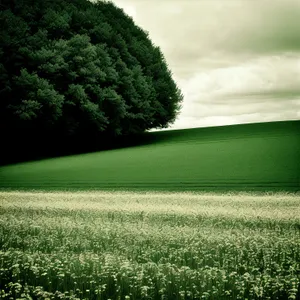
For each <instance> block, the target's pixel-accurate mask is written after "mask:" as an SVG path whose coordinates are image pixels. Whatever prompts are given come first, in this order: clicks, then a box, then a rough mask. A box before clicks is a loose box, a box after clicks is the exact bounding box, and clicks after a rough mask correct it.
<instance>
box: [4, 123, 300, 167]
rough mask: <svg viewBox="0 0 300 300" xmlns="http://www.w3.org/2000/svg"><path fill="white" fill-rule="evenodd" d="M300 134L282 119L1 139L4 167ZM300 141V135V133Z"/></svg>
mask: <svg viewBox="0 0 300 300" xmlns="http://www.w3.org/2000/svg"><path fill="white" fill-rule="evenodd" d="M299 134H300V121H299V120H293V121H278V122H264V123H252V124H240V125H228V126H217V127H204V128H192V129H181V130H170V131H156V132H145V133H140V134H135V135H130V136H123V137H118V138H111V137H108V136H98V137H95V136H91V135H89V136H88V135H86V136H84V137H81V138H77V139H62V138H57V137H52V138H44V137H43V135H42V134H40V135H38V136H37V135H36V136H35V137H32V138H31V139H29V138H27V139H24V138H23V137H15V136H14V137H6V138H5V137H4V138H2V139H1V142H2V143H1V145H4V146H2V147H1V148H0V166H4V165H9V164H15V163H20V162H28V161H35V160H41V159H46V158H55V157H61V156H69V155H76V154H84V153H92V152H98V151H104V150H112V149H121V148H128V147H137V146H144V145H150V144H161V143H180V142H183V143H199V142H204V143H206V142H208V141H214V142H216V141H224V140H228V139H229V140H230V139H240V138H249V137H262V138H264V137H268V136H278V135H294V136H299ZM299 144H300V136H299Z"/></svg>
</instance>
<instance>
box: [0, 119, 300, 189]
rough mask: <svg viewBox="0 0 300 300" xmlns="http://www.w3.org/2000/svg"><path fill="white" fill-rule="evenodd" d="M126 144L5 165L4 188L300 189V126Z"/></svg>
mask: <svg viewBox="0 0 300 300" xmlns="http://www.w3.org/2000/svg"><path fill="white" fill-rule="evenodd" d="M126 142H127V143H128V145H131V147H127V148H120V149H113V150H108V151H99V152H94V153H86V154H80V155H72V156H66V157H59V158H49V159H44V160H40V161H32V162H26V163H25V162H24V163H19V164H13V165H7V166H2V167H0V189H6V190H7V189H11V190H14V189H17V190H18V189H22V190H24V189H27V190H30V189H36V190H91V189H92V190H99V189H100V190H120V191H121V190H145V191H158V190H161V191H200V190H202V191H220V192H221V193H222V192H224V191H228V190H229V191H237V190H239V191H289V192H295V191H299V190H300V163H299V162H300V121H286V122H270V123H257V124H244V125H232V126H220V127H208V128H196V129H186V130H171V131H162V132H151V133H147V134H145V135H143V136H141V137H139V138H138V139H137V140H136V141H126ZM24 148H26V144H20V145H19V148H18V149H19V151H20V152H22V151H23V149H24Z"/></svg>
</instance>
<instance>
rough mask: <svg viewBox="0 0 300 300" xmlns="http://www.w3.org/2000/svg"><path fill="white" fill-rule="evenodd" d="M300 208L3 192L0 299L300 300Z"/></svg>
mask: <svg viewBox="0 0 300 300" xmlns="http://www.w3.org/2000/svg"><path fill="white" fill-rule="evenodd" d="M299 201H300V196H299V194H298V195H297V194H269V195H268V194H264V195H260V196H257V195H252V194H249V193H248V194H245V193H234V194H225V195H215V194H212V193H207V194H196V193H150V192H148V193H129V192H127V193H126V192H125V193H112V192H111V193H105V192H86V193H81V192H77V193H67V192H60V193H58V192H55V193H43V192H40V193H36V192H0V214H1V218H0V290H1V294H0V298H2V299H300V285H299V282H300V205H299Z"/></svg>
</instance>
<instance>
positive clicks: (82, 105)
mask: <svg viewBox="0 0 300 300" xmlns="http://www.w3.org/2000/svg"><path fill="white" fill-rule="evenodd" d="M0 4H1V5H0V28H1V29H0V99H1V100H0V126H1V130H2V131H3V132H5V134H6V136H14V137H15V138H18V137H21V136H22V137H33V139H36V138H37V137H41V136H43V137H50V136H51V137H55V138H58V137H59V138H74V139H77V138H78V139H79V138H82V137H85V136H94V137H96V138H101V136H106V137H107V136H110V137H111V136H120V135H128V134H132V133H140V132H143V131H146V130H148V129H151V128H165V127H167V126H169V125H170V124H171V123H172V122H174V120H175V118H176V116H177V114H178V112H179V109H180V102H181V101H182V94H181V92H180V90H179V88H178V87H177V85H176V83H175V82H174V80H173V79H172V74H171V72H170V70H169V68H168V65H167V63H166V60H165V58H164V56H163V54H162V52H161V50H160V49H159V48H158V47H157V46H155V45H154V44H153V43H152V42H151V40H150V38H149V36H148V34H147V33H146V32H145V31H144V30H142V29H141V28H139V27H138V26H136V25H135V24H134V22H133V20H132V19H131V18H130V17H129V16H128V15H126V14H125V13H124V11H123V10H122V9H120V8H118V7H116V6H115V5H114V4H113V3H111V2H97V3H94V2H93V3H92V2H89V1H87V0H15V1H12V0H1V3H0Z"/></svg>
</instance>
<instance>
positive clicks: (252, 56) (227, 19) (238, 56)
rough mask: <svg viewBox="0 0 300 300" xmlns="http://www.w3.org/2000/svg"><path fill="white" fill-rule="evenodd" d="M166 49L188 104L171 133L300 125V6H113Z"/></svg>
mask: <svg viewBox="0 0 300 300" xmlns="http://www.w3.org/2000/svg"><path fill="white" fill-rule="evenodd" d="M112 1H113V2H114V3H115V4H116V5H117V6H118V7H121V8H123V9H124V11H125V13H127V14H128V15H129V16H131V17H132V18H133V20H134V21H135V23H136V24H137V25H138V26H140V27H142V28H143V29H144V30H146V31H147V32H148V33H149V37H150V39H151V40H152V41H153V42H154V44H156V45H157V46H159V47H160V49H161V50H162V52H163V54H164V56H165V58H166V61H167V63H168V65H169V68H170V70H171V71H172V73H173V78H174V80H175V81H176V83H177V85H178V86H179V88H180V89H181V91H182V93H183V95H184V100H183V103H182V109H181V113H180V114H179V116H178V117H177V120H176V121H175V122H174V124H173V125H171V126H170V127H169V129H182V128H193V127H206V126H222V125H230V124H242V123H255V122H269V121H283V120H300V1H299V0H259V1H258V0H257V1H253V0H226V1H225V0H112Z"/></svg>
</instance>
